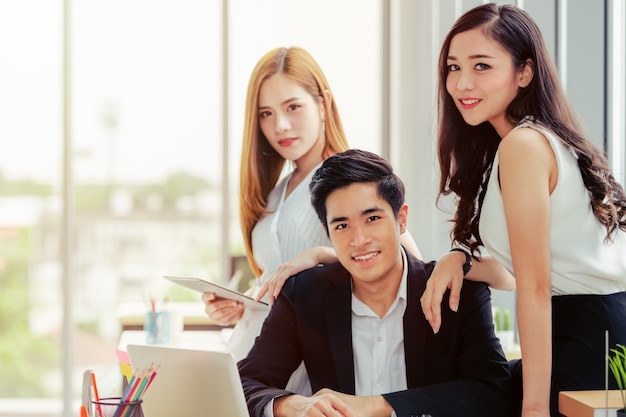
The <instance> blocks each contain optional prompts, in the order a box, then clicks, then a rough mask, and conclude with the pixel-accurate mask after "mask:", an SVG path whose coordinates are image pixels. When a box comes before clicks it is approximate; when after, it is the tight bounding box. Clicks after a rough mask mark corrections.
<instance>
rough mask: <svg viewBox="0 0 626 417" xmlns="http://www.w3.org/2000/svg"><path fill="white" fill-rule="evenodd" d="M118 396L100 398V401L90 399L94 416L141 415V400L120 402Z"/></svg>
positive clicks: (126, 416) (133, 416)
mask: <svg viewBox="0 0 626 417" xmlns="http://www.w3.org/2000/svg"><path fill="white" fill-rule="evenodd" d="M121 401H122V399H121V398H120V397H112V398H101V399H100V401H95V400H94V401H92V402H91V403H92V404H93V406H94V409H95V412H94V413H92V415H93V416H96V417H143V410H142V409H141V403H142V401H143V400H138V401H131V402H121Z"/></svg>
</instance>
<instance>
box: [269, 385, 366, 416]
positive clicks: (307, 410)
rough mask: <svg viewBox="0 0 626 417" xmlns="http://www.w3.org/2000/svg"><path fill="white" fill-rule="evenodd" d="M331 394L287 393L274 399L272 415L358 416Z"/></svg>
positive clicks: (330, 392)
mask: <svg viewBox="0 0 626 417" xmlns="http://www.w3.org/2000/svg"><path fill="white" fill-rule="evenodd" d="M358 416H359V415H358V414H353V413H352V412H351V411H350V410H349V408H348V406H347V405H346V404H345V403H344V402H343V401H341V399H339V397H338V396H337V395H333V393H332V391H330V390H329V393H328V394H320V393H317V394H315V396H313V397H304V396H302V395H288V396H285V397H279V398H276V399H275V400H274V417H358Z"/></svg>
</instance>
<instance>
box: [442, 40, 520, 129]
mask: <svg viewBox="0 0 626 417" xmlns="http://www.w3.org/2000/svg"><path fill="white" fill-rule="evenodd" d="M447 65H448V76H447V79H446V90H447V91H448V94H450V96H451V97H452V99H453V100H454V103H455V104H456V107H457V108H458V109H459V112H461V115H462V116H463V119H464V120H465V122H467V123H468V124H470V125H472V126H477V125H479V124H481V123H482V122H485V121H488V122H489V123H491V124H492V125H493V127H494V128H495V129H496V131H497V132H498V134H499V135H500V137H504V136H505V135H506V134H507V133H508V132H509V131H510V130H511V129H512V127H513V126H512V125H511V124H510V123H509V122H507V120H506V117H505V111H506V108H507V107H508V105H509V104H510V103H511V101H513V99H514V98H515V97H516V96H517V93H518V90H519V88H520V87H525V86H526V85H528V82H529V80H528V82H526V77H525V74H526V71H527V70H525V69H522V70H518V69H517V68H515V65H514V63H513V59H512V57H511V55H510V54H509V53H508V52H507V51H506V50H505V49H504V48H503V47H502V46H501V45H500V44H499V43H498V42H496V41H494V40H492V39H490V38H487V37H486V36H485V35H484V34H483V32H482V31H481V30H480V29H472V30H469V31H467V32H462V33H459V34H457V35H455V36H454V37H453V38H452V41H451V42H450V50H449V52H448V58H447Z"/></svg>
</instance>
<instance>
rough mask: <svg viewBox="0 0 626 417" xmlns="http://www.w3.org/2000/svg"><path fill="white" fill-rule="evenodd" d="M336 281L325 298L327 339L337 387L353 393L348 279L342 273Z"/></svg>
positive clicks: (350, 311)
mask: <svg viewBox="0 0 626 417" xmlns="http://www.w3.org/2000/svg"><path fill="white" fill-rule="evenodd" d="M336 283H337V286H336V287H335V288H334V289H333V290H332V291H330V292H329V293H328V294H327V296H326V299H325V303H326V304H325V311H326V323H328V340H329V343H330V349H331V354H332V360H333V365H334V369H335V374H336V376H337V383H338V387H337V389H338V390H339V391H341V392H345V393H346V394H354V391H355V385H354V357H353V354H352V330H351V329H352V309H351V304H352V303H351V301H350V294H351V286H350V279H349V277H347V276H346V275H343V276H341V277H339V279H337V280H336Z"/></svg>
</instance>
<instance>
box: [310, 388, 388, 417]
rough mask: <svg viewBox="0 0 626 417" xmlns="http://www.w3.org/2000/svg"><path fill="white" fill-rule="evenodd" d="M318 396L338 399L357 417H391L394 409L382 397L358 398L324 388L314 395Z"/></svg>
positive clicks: (368, 396) (367, 396)
mask: <svg viewBox="0 0 626 417" xmlns="http://www.w3.org/2000/svg"><path fill="white" fill-rule="evenodd" d="M318 396H320V397H321V396H329V397H334V398H337V399H338V400H339V401H341V402H342V403H344V404H346V405H347V407H348V410H350V412H351V413H352V414H353V415H354V416H356V417H389V416H391V413H392V412H393V408H392V407H391V405H390V404H389V403H388V402H387V400H385V398H384V397H383V396H382V395H366V396H356V395H350V394H344V393H341V392H337V391H333V390H331V389H328V388H324V389H321V390H319V391H318V392H316V393H315V394H314V395H313V397H318Z"/></svg>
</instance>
